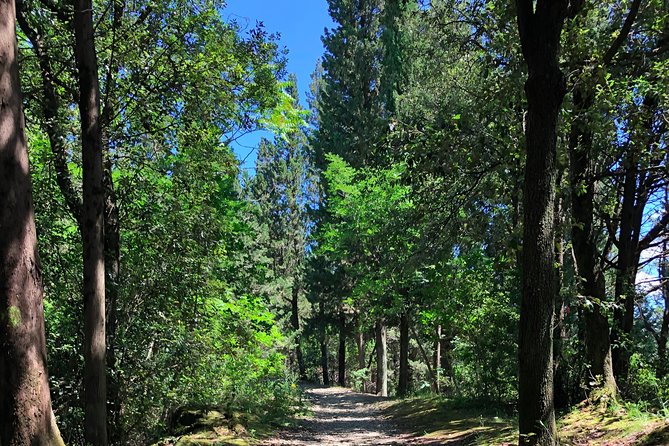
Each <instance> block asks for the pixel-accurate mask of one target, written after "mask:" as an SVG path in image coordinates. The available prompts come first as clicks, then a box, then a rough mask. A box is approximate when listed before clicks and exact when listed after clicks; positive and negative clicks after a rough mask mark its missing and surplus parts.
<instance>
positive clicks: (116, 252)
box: [100, 0, 125, 443]
mask: <svg viewBox="0 0 669 446" xmlns="http://www.w3.org/2000/svg"><path fill="white" fill-rule="evenodd" d="M124 12H125V0H115V1H114V2H113V19H112V41H111V44H112V48H111V51H110V56H109V59H108V60H107V63H106V66H107V74H106V77H105V84H104V91H105V97H104V101H103V105H102V107H103V110H102V115H101V117H100V127H101V133H102V142H103V147H104V148H105V150H104V155H105V156H104V177H103V184H104V189H105V210H104V216H105V217H104V234H105V246H104V250H105V273H106V277H105V279H106V280H105V287H106V288H105V298H106V310H107V314H106V326H107V330H106V331H107V336H106V341H107V383H108V386H107V390H108V391H107V400H108V404H109V407H108V410H109V419H108V425H107V429H108V433H109V441H110V442H111V443H118V442H121V441H122V439H123V437H122V435H123V432H121V424H120V421H121V419H120V418H121V410H122V407H121V406H122V401H121V392H120V390H121V386H120V382H119V380H120V379H121V377H120V376H119V375H118V373H119V365H118V364H117V363H116V359H117V358H116V332H117V329H118V305H119V302H118V297H119V287H120V286H121V284H120V274H121V224H120V219H119V209H118V202H117V197H116V190H115V188H114V179H113V168H114V165H113V162H112V154H111V151H110V147H111V144H110V141H109V137H108V134H109V131H108V129H109V127H110V125H111V121H112V118H111V117H112V116H113V113H114V111H113V110H112V109H113V105H112V103H113V102H114V101H113V100H112V95H113V94H114V93H115V92H116V88H115V87H116V77H117V75H118V72H119V62H118V58H117V55H118V51H117V49H116V48H115V47H116V45H117V44H118V38H119V36H118V34H119V32H120V30H121V25H122V19H123V14H124Z"/></svg>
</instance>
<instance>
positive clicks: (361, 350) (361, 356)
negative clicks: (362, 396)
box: [355, 327, 367, 392]
mask: <svg viewBox="0 0 669 446" xmlns="http://www.w3.org/2000/svg"><path fill="white" fill-rule="evenodd" d="M355 341H356V344H357V345H358V370H363V369H364V368H365V366H366V364H365V333H364V332H363V331H362V327H358V333H356V336H355ZM361 390H362V391H363V392H367V378H366V377H363V379H362V389H361Z"/></svg>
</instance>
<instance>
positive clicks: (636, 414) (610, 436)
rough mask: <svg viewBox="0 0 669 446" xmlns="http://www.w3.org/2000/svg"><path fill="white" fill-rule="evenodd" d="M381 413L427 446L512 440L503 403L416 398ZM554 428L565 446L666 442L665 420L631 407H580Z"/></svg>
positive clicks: (668, 426) (668, 425)
mask: <svg viewBox="0 0 669 446" xmlns="http://www.w3.org/2000/svg"><path fill="white" fill-rule="evenodd" d="M384 412H385V414H386V415H387V416H388V417H390V418H392V419H393V420H394V421H395V422H396V423H397V424H398V425H399V427H400V428H401V429H403V430H404V431H405V432H408V433H411V434H412V435H414V436H416V437H420V438H421V440H422V441H423V442H424V443H425V444H428V445H429V444H434V445H438V444H439V445H442V444H443V445H450V446H466V445H472V446H483V445H504V446H507V445H514V444H517V438H518V430H517V427H516V420H515V418H514V417H513V416H512V415H510V414H509V412H508V409H506V408H504V407H495V405H491V404H488V405H481V404H467V403H459V402H455V401H449V400H447V399H443V398H439V397H431V398H425V397H420V398H408V399H403V400H396V401H389V402H387V403H385V404H384ZM558 431H559V436H560V443H561V444H562V445H565V446H662V445H669V420H665V419H662V418H659V417H658V416H657V415H654V414H651V413H648V412H643V411H639V410H638V408H637V407H635V406H632V405H628V406H627V407H617V408H611V409H603V408H597V407H592V406H587V405H581V406H579V407H577V408H575V409H574V410H573V411H571V412H569V413H567V414H565V415H564V416H562V417H560V419H559V420H558Z"/></svg>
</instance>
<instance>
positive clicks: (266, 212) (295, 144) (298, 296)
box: [249, 76, 314, 379]
mask: <svg viewBox="0 0 669 446" xmlns="http://www.w3.org/2000/svg"><path fill="white" fill-rule="evenodd" d="M284 95H287V96H288V98H289V99H290V101H291V104H292V106H293V107H294V108H295V110H301V108H300V106H299V99H298V91H297V79H296V78H295V77H294V76H291V77H290V79H289V80H288V83H287V86H286V92H284ZM310 158H311V157H310V153H309V150H308V146H307V138H306V134H305V129H303V128H298V129H296V130H295V131H292V132H290V133H288V134H287V135H286V136H285V138H282V137H277V138H276V139H275V141H273V142H272V141H268V140H262V141H261V142H260V145H259V147H258V157H257V158H256V169H255V176H254V177H253V179H251V180H250V184H249V188H250V195H251V197H250V199H251V200H253V201H254V202H255V203H257V205H258V206H259V209H260V212H261V221H262V222H264V223H265V224H267V225H268V229H269V238H268V246H266V247H265V249H266V252H267V254H268V255H269V257H270V258H271V259H273V264H272V265H271V269H272V271H273V275H274V277H275V279H276V281H277V285H278V289H276V290H274V292H275V293H276V295H278V296H280V302H278V303H277V307H278V309H279V310H278V311H280V312H281V311H283V308H285V304H287V306H288V308H289V310H288V311H287V313H288V314H289V319H290V326H291V328H292V331H293V333H294V335H295V353H294V359H295V362H296V363H297V369H298V373H299V376H300V378H301V379H306V372H305V364H304V358H303V355H302V341H301V339H302V334H301V331H302V327H301V317H300V302H301V300H302V299H303V298H304V291H305V288H306V284H305V259H306V254H307V244H308V234H309V228H310V221H309V215H308V212H307V211H308V207H309V204H310V202H311V201H312V198H311V195H312V193H313V189H314V184H313V178H312V177H313V172H312V163H311V159H310ZM278 296H277V297H278Z"/></svg>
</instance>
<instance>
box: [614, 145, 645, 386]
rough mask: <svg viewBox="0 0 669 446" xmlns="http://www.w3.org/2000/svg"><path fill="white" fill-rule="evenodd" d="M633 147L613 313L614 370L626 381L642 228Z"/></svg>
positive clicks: (627, 164)
mask: <svg viewBox="0 0 669 446" xmlns="http://www.w3.org/2000/svg"><path fill="white" fill-rule="evenodd" d="M629 150H630V152H628V154H627V155H626V156H625V160H624V161H623V165H624V167H625V169H626V171H625V180H624V183H623V199H622V208H621V215H620V236H619V243H618V261H617V264H616V270H617V271H616V283H615V300H616V303H617V306H616V309H615V311H614V314H613V320H614V325H613V330H612V333H611V342H612V343H613V359H612V362H613V368H614V373H615V376H617V377H618V378H619V379H620V381H621V382H622V383H624V382H625V380H626V377H627V371H628V369H629V355H628V354H627V350H628V347H627V346H626V345H625V344H626V343H627V342H628V339H627V335H628V334H629V333H631V331H632V326H633V323H634V316H633V315H634V302H635V297H636V296H635V287H634V276H635V275H636V274H635V272H636V268H635V266H636V265H635V263H636V262H635V261H634V257H635V256H634V253H635V251H636V243H638V232H639V231H640V229H641V228H640V221H639V225H638V227H637V224H636V221H637V220H639V219H638V218H637V216H636V215H635V214H636V201H637V194H636V190H637V180H638V178H637V176H638V175H637V161H636V156H635V154H634V153H632V151H633V150H634V149H632V148H631V149H629ZM635 233H636V235H635ZM635 241H636V243H635ZM630 305H631V306H632V308H631V310H629V309H628V307H629V306H630ZM630 316H631V317H630Z"/></svg>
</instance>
